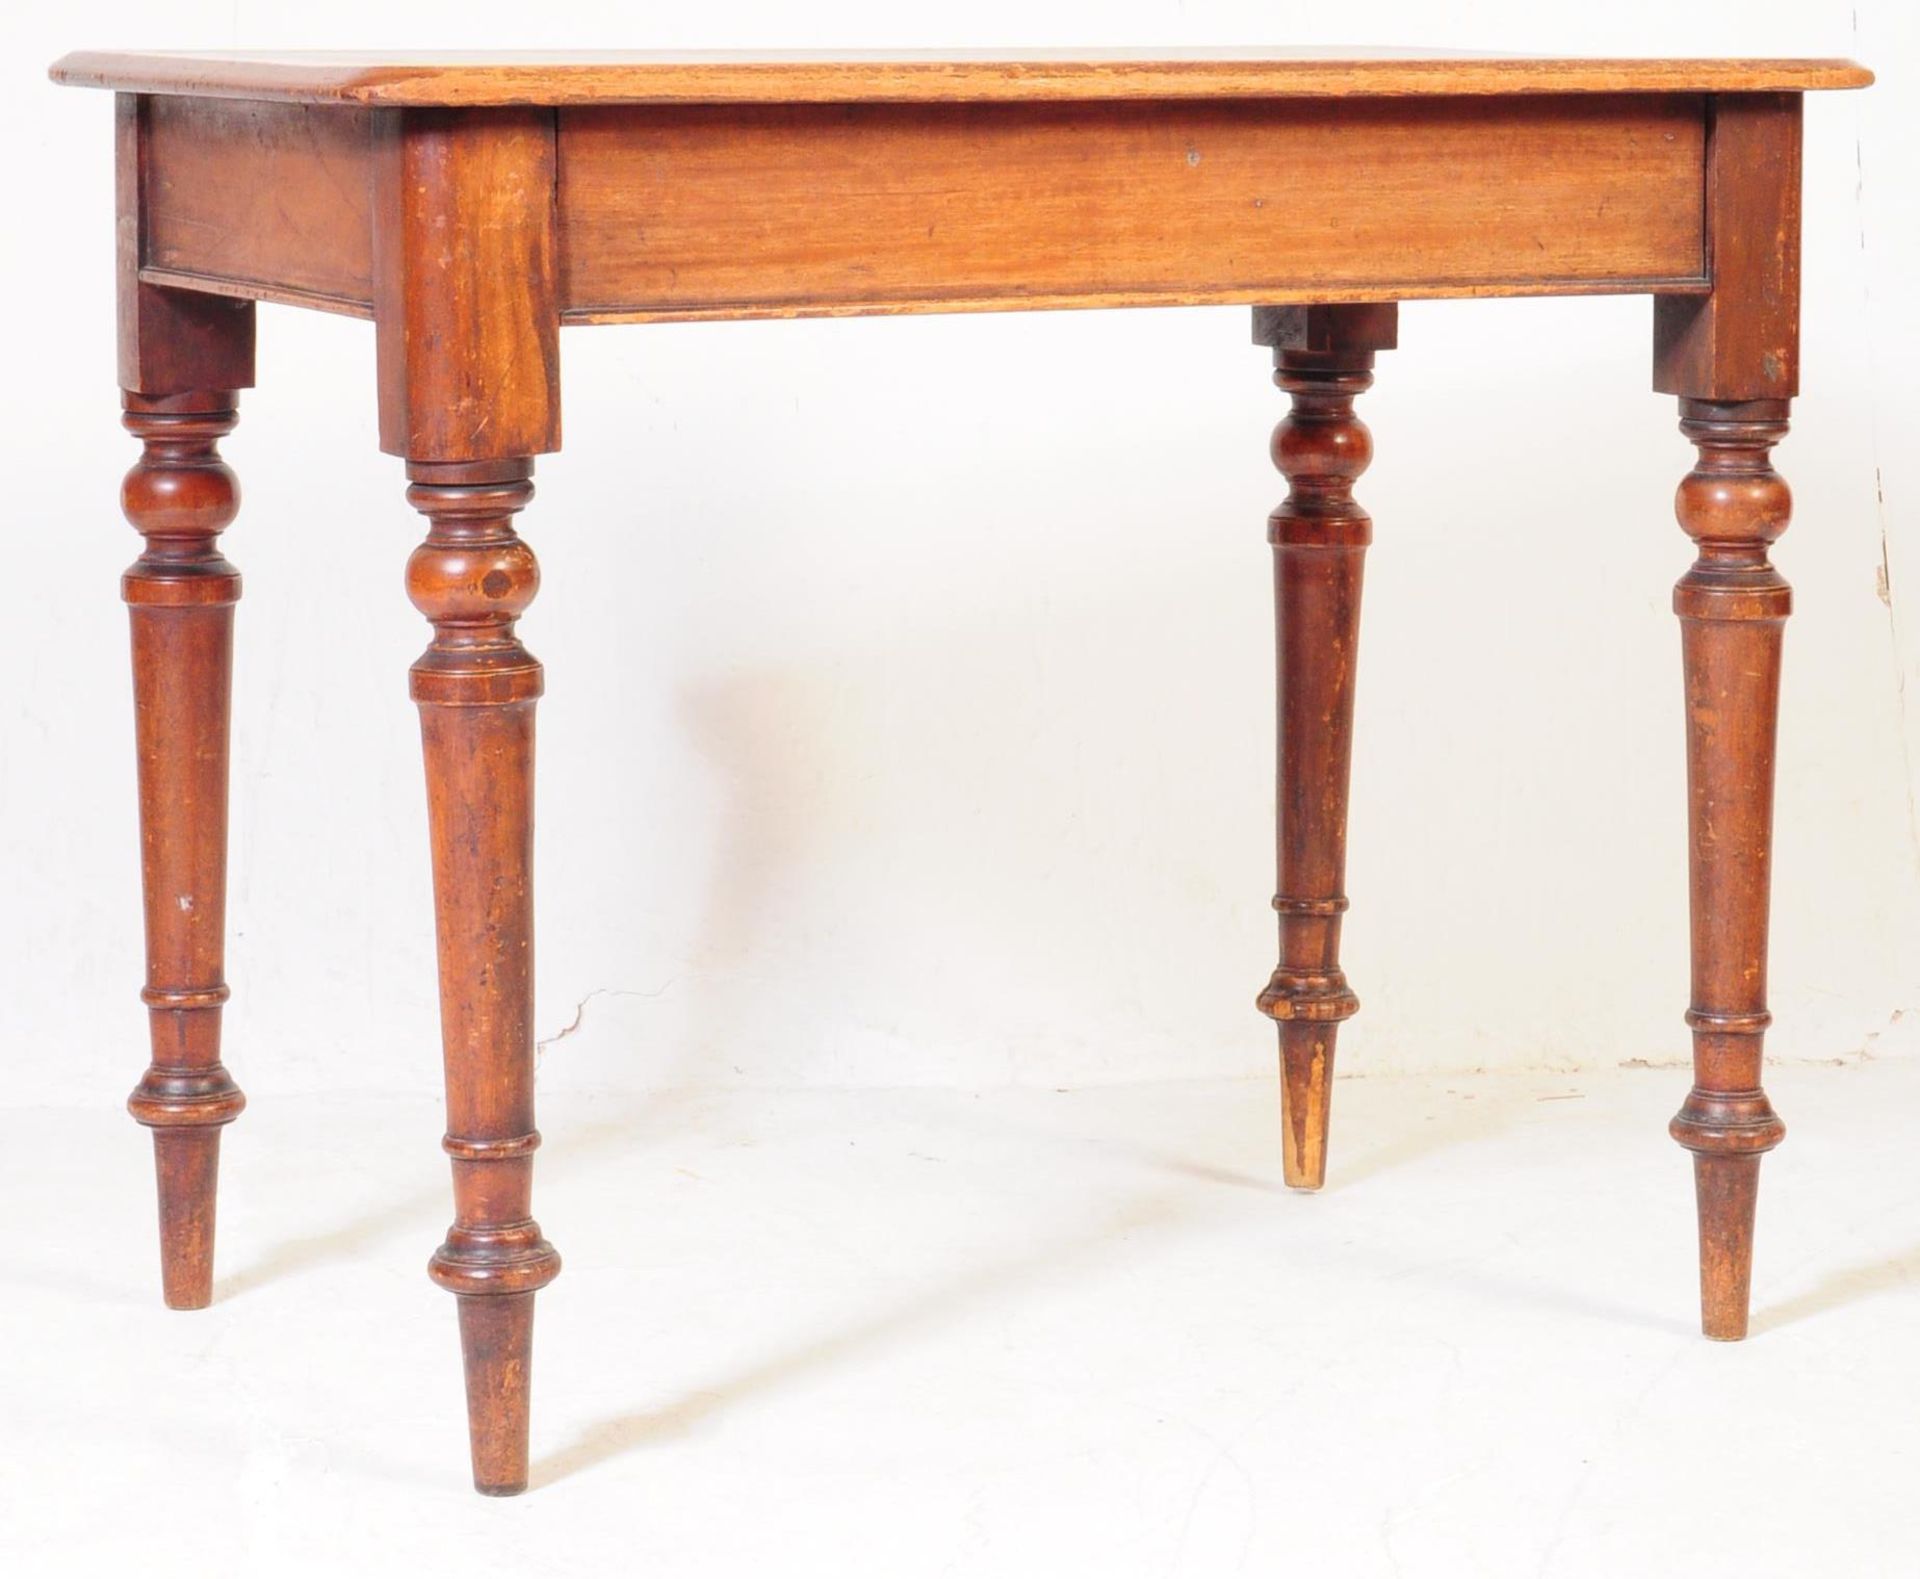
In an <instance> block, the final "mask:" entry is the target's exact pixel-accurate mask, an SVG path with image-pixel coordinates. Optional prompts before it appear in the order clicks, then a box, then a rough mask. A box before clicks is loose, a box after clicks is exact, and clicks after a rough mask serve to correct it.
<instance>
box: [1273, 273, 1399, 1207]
mask: <svg viewBox="0 0 1920 1579" xmlns="http://www.w3.org/2000/svg"><path fill="white" fill-rule="evenodd" d="M1396 317H1397V314H1396V310H1395V308H1393V307H1392V306H1351V307H1315V308H1277V309H1266V308H1262V309H1256V310H1255V313H1254V339H1255V340H1256V342H1258V343H1261V344H1265V345H1271V346H1272V347H1273V348H1274V367H1275V371H1274V382H1275V383H1276V384H1278V385H1279V386H1280V388H1282V389H1284V390H1285V391H1286V392H1287V394H1288V395H1289V396H1291V397H1292V402H1293V405H1292V410H1291V411H1290V412H1289V414H1288V415H1287V416H1286V418H1285V419H1283V420H1282V421H1281V423H1280V425H1279V426H1278V427H1277V428H1276V429H1275V430H1274V434H1273V460H1274V464H1275V465H1276V466H1278V467H1279V469H1280V470H1281V472H1283V473H1284V474H1285V476H1286V479H1287V483H1288V494H1287V498H1286V502H1285V503H1283V504H1282V505H1281V506H1280V507H1279V508H1278V509H1277V510H1275V511H1274V512H1273V514H1272V516H1271V517H1270V518H1269V520H1268V529H1267V540H1268V542H1270V543H1271V544H1272V545H1273V606H1274V620H1275V636H1276V643H1275V651H1276V680H1277V683H1278V690H1279V794H1278V804H1279V827H1278V850H1279V860H1278V882H1277V891H1276V892H1275V894H1274V899H1273V908H1274V909H1275V910H1276V911H1278V912H1279V916H1280V964H1279V967H1278V968H1277V969H1276V970H1275V971H1274V973H1273V976H1272V978H1271V979H1270V980H1269V981H1268V983H1267V986H1266V989H1265V991H1263V992H1262V993H1261V994H1260V998H1259V1005H1260V1008H1261V1010H1262V1011H1263V1012H1264V1013H1266V1014H1268V1015H1270V1016H1272V1017H1273V1019H1275V1020H1276V1021H1278V1022H1279V1027H1280V1093H1281V1095H1280V1107H1281V1129H1282V1166H1283V1169H1284V1172H1285V1176H1286V1181H1287V1183H1288V1184H1290V1185H1292V1186H1293V1187H1294V1188H1295V1189H1302V1190H1317V1189H1318V1188H1319V1187H1320V1186H1321V1185H1322V1184H1323V1183H1325V1182H1326V1173H1327V1119H1328V1108H1329V1103H1330V1100H1331V1097H1332V1081H1333V1051H1334V1037H1335V1034H1336V1033H1337V1032H1338V1030H1339V1026H1340V1022H1341V1021H1342V1020H1345V1019H1348V1018H1350V1017H1351V1016H1352V1015H1353V1014H1354V1012H1355V1011H1356V1010H1358V1008H1359V1007H1360V1000H1359V999H1358V998H1356V997H1355V996H1354V994H1353V991H1352V989H1351V988H1350V987H1349V986H1348V985H1347V978H1346V975H1345V974H1344V973H1343V972H1342V971H1341V969H1340V918H1341V915H1342V914H1343V913H1344V912H1345V910H1346V908H1347V897H1346V862H1347V781H1348V769H1349V765H1350V763H1351V761H1352V756H1353V679H1354V660H1355V655H1356V645H1357V642H1358V638H1359V630H1360V574H1361V567H1362V564H1363V562H1364V560H1365V556H1366V549H1367V544H1368V543H1369V542H1370V541H1371V540H1372V536H1373V523H1372V522H1371V520H1370V519H1369V518H1368V516H1367V513H1366V511H1364V510H1362V509H1361V508H1360V506H1359V505H1358V504H1356V503H1355V502H1354V498H1353V485H1354V482H1355V480H1356V479H1357V478H1358V477H1359V476H1360V474H1361V473H1362V472H1364V471H1365V470H1366V468H1367V463H1368V461H1369V460H1370V459H1371V458H1372V455H1373V440H1372V437H1371V436H1370V435H1369V433H1368V432H1367V426H1366V424H1365V423H1364V422H1362V421H1361V420H1360V419H1359V418H1358V417H1357V416H1355V415H1354V411H1353V400H1354V396H1356V395H1358V394H1360V393H1361V392H1362V391H1363V390H1365V389H1367V388H1368V387H1369V386H1370V385H1371V384H1372V383H1373V357H1374V352H1375V351H1376V350H1382V349H1386V348H1390V347H1391V346H1392V345H1393V344H1394V342H1395V330H1396Z"/></svg>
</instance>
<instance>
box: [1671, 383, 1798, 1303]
mask: <svg viewBox="0 0 1920 1579" xmlns="http://www.w3.org/2000/svg"><path fill="white" fill-rule="evenodd" d="M1680 408H1681V413H1682V420H1681V423H1680V427H1681V430H1682V431H1683V432H1684V433H1685V434H1686V435H1687V437H1688V438H1690V439H1691V440H1692V441H1693V442H1694V443H1695V444H1696V445H1697V446H1699V451H1700V459H1699V462H1698V464H1697V465H1696V466H1695V468H1694V470H1693V471H1692V472H1690V473H1689V474H1688V475H1687V478H1686V480H1685V481H1684V482H1682V483H1681V485H1680V491H1679V495H1678V499H1677V504H1676V510H1677V513H1678V515H1679V518H1680V524H1681V525H1682V526H1683V527H1685V528H1686V530H1687V533H1688V535H1689V536H1691V537H1692V538H1693V539H1694V541H1695V542H1696V543H1697V544H1698V545H1699V557H1698V558H1697V559H1696V560H1695V561H1694V564H1693V568H1692V569H1691V570H1689V571H1688V572H1687V573H1686V575H1685V576H1683V577H1682V578H1681V580H1680V583H1679V585H1678V586H1676V587H1675V588H1674V589H1673V608H1674V612H1675V613H1676V614H1678V615H1679V616H1680V630H1681V645H1682V652H1683V657H1684V663H1685V667H1686V694H1687V814H1688V822H1689V826H1690V837H1689V839H1688V855H1689V863H1688V865H1689V875H1690V884H1689V896H1690V900H1691V910H1692V917H1693V1003H1692V1007H1690V1008H1689V1009H1688V1011H1687V1024H1688V1025H1690V1026H1691V1027H1692V1028H1693V1066H1694V1076H1693V1090H1692V1091H1691V1092H1690V1093H1689V1094H1688V1096H1687V1100H1686V1103H1685V1105H1684V1106H1682V1107H1681V1109H1680V1112H1679V1114H1678V1115H1677V1116H1676V1117H1675V1118H1674V1120H1673V1125H1672V1130H1673V1138H1674V1139H1675V1140H1677V1141H1679V1142H1680V1144H1681V1145H1683V1146H1685V1147H1686V1148H1687V1149H1688V1150H1689V1151H1691V1152H1692V1153H1693V1175H1694V1186H1695V1191H1696V1194H1697V1196H1698V1205H1699V1213H1700V1321H1701V1327H1702V1330H1703V1331H1704V1332H1705V1333H1706V1335H1707V1336H1708V1337H1710V1338H1743V1337H1745V1336H1746V1334H1747V1303H1748V1294H1749V1289H1750V1285H1751V1281H1752V1274H1753V1220H1754V1203H1755V1194H1756V1191H1757V1190H1758V1187H1759V1180H1760V1158H1761V1156H1762V1155H1763V1154H1764V1153H1766V1152H1768V1151H1770V1150H1772V1149H1773V1147H1775V1146H1777V1145H1778V1144H1779V1143H1780V1138H1781V1136H1782V1135H1783V1134H1784V1133H1785V1126H1784V1125H1782V1124H1781V1122H1780V1120H1779V1119H1778V1118H1777V1117H1776V1116H1775V1114H1774V1111H1773V1108H1772V1106H1771V1105H1770V1104H1769V1103H1768V1101H1767V1096H1766V1093H1765V1092H1764V1091H1762V1090H1761V1089H1760V1068H1761V1047H1762V1039H1763V1037H1764V1035H1765V1033H1766V1028H1767V1025H1768V1023H1769V1016H1768V1014H1767V901H1768V878H1769V873H1770V870H1771V856H1772V840H1773V759H1774V733H1775V720H1776V716H1777V713H1778V709H1779V701H1780V638H1781V634H1782V631H1783V628H1784V626H1785V624H1786V618H1787V615H1788V613H1789V612H1790V611H1791V609H1792V606H1793V594H1792V592H1791V591H1790V590H1789V588H1788V586H1787V583H1786V581H1785V580H1784V579H1783V578H1782V576H1781V575H1780V573H1779V572H1778V571H1777V570H1775V569H1774V568H1773V566H1772V564H1771V563H1769V562H1768V559H1767V545H1768V544H1770V543H1771V542H1772V541H1773V540H1774V539H1775V538H1777V537H1778V536H1779V535H1780V534H1781V533H1782V532H1783V531H1785V530H1786V526H1787V518H1788V515H1789V513H1790V511H1791V508H1792V496H1791V495H1790V494H1789V492H1788V490H1787V485H1786V483H1785V482H1784V481H1783V480H1782V479H1781V477H1780V476H1779V474H1778V473H1776V472H1775V471H1774V469H1773V467H1772V465H1771V463H1770V461H1769V459H1768V456H1769V452H1770V451H1771V449H1772V448H1773V446H1774V445H1775V444H1776V443H1778V442H1779V440H1780V439H1781V438H1782V437H1783V436H1784V435H1785V433H1786V431H1787V403H1786V402H1785V401H1784V400H1751V401H1710V400H1683V401H1682V402H1681V403H1680Z"/></svg>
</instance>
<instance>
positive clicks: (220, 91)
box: [52, 48, 1873, 106]
mask: <svg viewBox="0 0 1920 1579" xmlns="http://www.w3.org/2000/svg"><path fill="white" fill-rule="evenodd" d="M52 75H53V79H54V81H56V82H61V83H67V84H70V85H72V86H75V87H92V88H117V89H119V90H121V91H123V92H132V93H167V94H184V95H190V96H195V97H204V98H235V99H294V100H300V101H303V102H307V103H315V104H321V103H328V104H370V105H371V104H384V105H422V106H425V105H439V106H461V105H483V104H549V105H566V104H727V103H736V104H737V103H760V104H767V103H781V104H846V103H871V104H882V103H902V102H910V103H928V102H966V101H978V100H983V99H996V100H1007V99H1016V100H1034V99H1038V100H1047V99H1082V100H1084V99H1168V98H1198V99H1222V98H1251V99H1268V98H1303V97H1304V98H1343V97H1347V96H1350V95H1352V96H1363V97H1364V96H1371V95H1385V96H1399V95H1409V94H1411V95H1432V94H1475V95H1478V94H1510V93H1522V94H1528V93H1765V92H1780V93H1798V92H1803V91H1808V90H1812V89H1818V88H1862V87H1865V86H1866V85H1867V84H1868V83H1870V82H1872V81H1873V74H1872V73H1871V72H1870V71H1867V70H1866V69H1865V68H1863V67H1861V66H1858V65H1856V64H1855V63H1854V62H1852V61H1850V60H1658V59H1646V60H1639V59H1612V60H1606V59H1592V60H1582V59H1550V58H1536V57H1531V56H1522V55H1474V54H1454V55H1450V54H1444V53H1441V52H1437V51H1402V50H1361V49H1336V50H1325V49H1321V50H1306V49H1279V48H1247V49H1195V50H1178V49H1152V50H1132V51H1111V50H1017V51H1011V50H1010V51H981V52H956V53H937V52H936V53H925V52H914V51H872V52H854V53H846V54H830V53H813V52H806V51H792V52H775V53H751V52H718V53H715V52H692V51H684V52H674V51H668V52H638V53H624V52H617V51H615V52H598V51H591V52H585V53H548V54H537V53H536V54H485V53H461V52H457V51H456V52H452V53H438V54H432V53H428V54H408V53H397V54H336V53H321V52H301V51H293V52H270V53H260V54H252V53H233V54H221V53H217V52H216V53H206V54H187V53H180V54H173V53H140V52H133V53H117V52H111V51H92V50H86V51H81V52H80V53H77V54H72V55H68V56H66V57H65V58H64V59H62V60H61V61H59V62H58V63H57V64H56V65H55V66H54V67H53V72H52Z"/></svg>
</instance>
